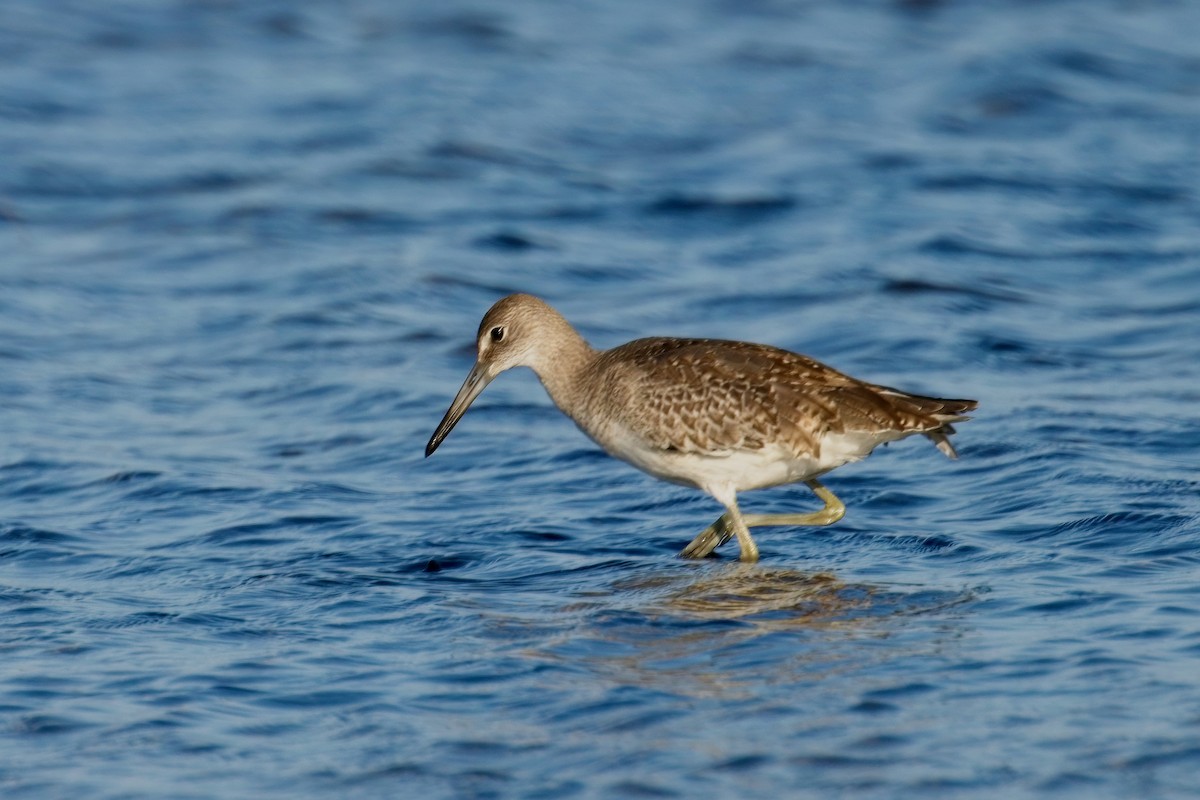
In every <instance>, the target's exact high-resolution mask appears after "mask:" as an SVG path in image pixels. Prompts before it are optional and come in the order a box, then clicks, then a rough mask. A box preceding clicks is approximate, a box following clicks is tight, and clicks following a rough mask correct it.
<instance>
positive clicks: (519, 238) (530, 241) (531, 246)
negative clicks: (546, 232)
mask: <svg viewBox="0 0 1200 800" xmlns="http://www.w3.org/2000/svg"><path fill="white" fill-rule="evenodd" d="M472 244H473V245H474V246H475V247H478V248H481V249H484V250H498V251H500V252H504V253H523V252H525V251H527V250H543V249H548V248H549V247H550V245H549V244H547V243H543V242H540V241H539V240H538V239H536V238H534V237H532V236H529V235H527V234H523V233H518V232H517V231H511V230H505V231H497V232H496V233H492V234H488V235H486V236H480V237H477V238H476V239H475V240H474V241H472Z"/></svg>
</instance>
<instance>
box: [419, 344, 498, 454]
mask: <svg viewBox="0 0 1200 800" xmlns="http://www.w3.org/2000/svg"><path fill="white" fill-rule="evenodd" d="M491 382H492V376H490V375H488V374H487V372H486V371H485V370H484V368H483V367H482V366H481V365H480V364H479V362H478V361H477V362H475V366H473V367H471V371H470V373H468V374H467V379H466V380H465V381H463V385H462V388H461V389H459V390H458V394H456V395H454V402H452V403H451V404H450V409H449V410H448V411H447V412H446V416H444V417H442V421H441V422H439V423H438V426H437V430H435V431H434V432H433V436H431V437H430V438H429V444H427V445H425V457H426V458H429V457H430V456H431V455H433V451H434V450H437V449H438V445H440V444H441V443H442V440H443V439H445V438H446V436H447V435H448V434H449V433H450V431H452V430H454V426H455V425H457V424H458V421H459V420H460V419H462V415H463V414H465V413H467V409H468V408H470V407H471V403H473V402H475V398H476V397H479V393H480V392H482V391H483V389H484V387H485V386H487V385H488V384H489V383H491Z"/></svg>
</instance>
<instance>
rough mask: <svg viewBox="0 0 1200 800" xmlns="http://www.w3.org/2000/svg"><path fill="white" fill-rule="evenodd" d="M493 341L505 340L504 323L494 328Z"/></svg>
mask: <svg viewBox="0 0 1200 800" xmlns="http://www.w3.org/2000/svg"><path fill="white" fill-rule="evenodd" d="M492 341H493V342H502V341H504V326H503V325H497V326H496V327H494V328H492Z"/></svg>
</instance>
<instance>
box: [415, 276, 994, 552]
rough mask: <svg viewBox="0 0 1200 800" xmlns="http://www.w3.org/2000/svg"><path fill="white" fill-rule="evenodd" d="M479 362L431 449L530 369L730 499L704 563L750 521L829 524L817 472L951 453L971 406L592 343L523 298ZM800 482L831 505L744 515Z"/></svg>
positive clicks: (495, 313) (662, 342)
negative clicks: (910, 454)
mask: <svg viewBox="0 0 1200 800" xmlns="http://www.w3.org/2000/svg"><path fill="white" fill-rule="evenodd" d="M476 344H477V348H478V350H477V353H478V355H477V357H476V360H475V366H474V367H472V368H471V372H470V373H469V374H468V375H467V379H466V381H465V382H464V383H463V385H462V388H461V389H459V390H458V394H457V395H455V397H454V401H453V402H452V403H451V404H450V408H449V410H448V411H447V412H446V416H444V417H443V418H442V421H441V423H440V424H438V426H437V430H435V431H434V432H433V436H432V437H431V438H430V439H429V444H428V445H426V447H425V455H426V457H428V456H430V455H432V454H433V451H434V450H436V449H437V447H438V445H440V444H441V443H442V440H443V439H445V438H446V435H447V434H448V433H450V431H451V429H452V428H453V427H454V426H455V424H456V423H457V422H458V421H459V419H461V418H462V415H463V414H464V413H466V410H467V408H468V407H469V406H470V405H471V403H472V402H473V401H474V400H475V398H476V397H478V396H479V393H480V392H482V391H483V389H484V387H485V386H487V385H488V383H490V382H491V381H492V379H493V378H495V377H496V376H497V375H499V374H500V373H501V372H504V371H505V370H508V369H512V368H513V367H530V368H531V369H532V370H533V371H534V373H536V374H537V376H538V378H539V379H540V380H541V382H542V385H543V386H545V387H546V391H547V393H549V395H550V399H551V400H553V401H554V404H555V405H556V406H558V407H559V409H560V410H561V411H562V412H563V413H564V414H566V415H567V416H568V417H570V418H571V419H572V420H574V422H575V424H576V425H578V426H579V428H580V429H582V430H583V432H584V433H586V434H587V435H588V436H590V437H591V438H592V439H593V440H594V441H595V442H596V443H597V444H599V445H600V446H601V447H603V448H604V449H605V450H606V451H608V452H609V453H610V454H611V455H614V456H616V457H617V458H620V459H622V460H623V461H627V462H629V463H630V464H632V465H633V466H635V467H637V468H638V469H641V470H644V471H645V472H648V473H650V474H651V475H653V476H655V477H656V478H662V479H663V480H667V481H671V482H672V483H678V484H682V485H684V486H692V487H695V488H697V489H701V490H703V491H705V492H707V493H708V494H710V495H712V497H714V498H715V499H716V500H717V501H718V502H719V503H721V505H723V506H724V507H725V513H724V514H722V515H721V516H720V517H719V518H718V519H717V521H716V522H714V523H713V524H712V525H709V526H708V528H706V529H705V530H704V531H702V532H701V533H700V535H698V536H697V537H696V538H695V539H694V540H693V541H692V543H691V544H689V545H688V546H687V547H685V548H684V549H683V552H682V553H680V555H682V556H684V557H687V558H703V557H704V556H707V555H708V554H709V553H711V552H712V551H713V550H715V549H716V548H718V547H720V546H721V545H722V544H724V543H725V542H727V541H728V540H729V539H730V538H732V537H733V536H737V539H738V544H739V545H740V547H741V559H742V561H757V560H758V547H757V546H756V545H755V543H754V540H753V539H752V538H751V537H750V530H749V528H750V527H756V526H760V525H830V524H832V523H834V522H837V521H838V520H839V519H841V518H842V517H843V516H844V515H845V513H846V507H845V506H844V505H843V504H842V502H841V501H840V500H838V498H837V497H836V496H835V495H834V494H833V492H831V491H829V490H828V489H826V488H825V487H824V486H823V485H822V484H821V483H820V482H818V481H817V477H818V476H820V475H823V474H825V473H826V472H829V471H830V470H832V469H835V468H837V467H840V466H842V465H843V464H847V463H850V462H852V461H859V460H861V459H863V458H866V457H867V456H868V455H870V453H871V451H872V450H874V449H875V448H876V447H877V446H878V445H881V444H884V443H886V442H891V441H895V440H896V439H903V438H905V437H906V436H912V435H913V434H917V433H919V434H922V435H924V436H926V437H928V438H929V439H931V440H932V441H933V443H934V444H935V445H937V448H938V449H939V450H941V451H942V452H943V453H945V454H946V456H948V457H949V458H955V457H956V456H957V454H956V453H955V451H954V446H953V445H951V444H950V440H949V439H948V438H947V437H948V436H949V435H950V434H952V433H954V428H952V427H951V423H954V422H961V421H963V420H966V419H968V417H965V416H963V414H964V413H965V412H967V411H970V410H972V409H973V408H975V406H976V405H977V403H976V402H975V401H974V400H941V399H937V398H933V397H921V396H920V395H914V394H908V393H906V392H901V391H899V390H897V389H890V388H888V387H886V386H877V385H875V384H871V383H865V382H863V381H859V380H856V379H854V378H851V377H850V376H848V375H844V374H842V373H840V372H838V371H837V370H834V369H832V368H831V367H827V366H825V365H824V364H822V363H820V362H818V361H815V360H813V359H811V358H808V357H807V356H802V355H799V354H797V353H792V352H789V351H787V350H781V349H779V348H776V347H769V346H767V345H761V344H750V343H747V342H731V341H723V340H717V339H667V338H655V339H637V340H635V341H632V342H629V343H628V344H623V345H621V346H620V347H614V348H613V349H611V350H594V349H592V347H590V346H589V345H588V343H587V342H585V341H584V340H583V337H582V336H580V335H579V333H578V332H577V331H576V330H575V329H574V328H573V327H571V324H570V323H569V322H567V321H566V320H565V319H564V318H563V317H562V315H561V314H559V313H558V312H557V311H555V310H554V309H553V308H551V307H550V306H549V305H547V304H546V303H545V302H544V301H542V300H540V299H538V298H536V297H533V296H532V295H527V294H514V295H510V296H508V297H505V298H504V299H502V300H500V301H499V302H497V303H496V304H495V305H494V306H492V307H491V309H489V310H488V312H487V313H486V314H484V316H483V321H482V322H481V323H480V324H479V332H478V334H477V335H476ZM800 482H804V483H806V484H808V486H809V487H810V488H811V489H812V490H813V491H814V492H815V493H816V495H817V497H819V498H820V499H821V500H822V501H824V503H825V507H824V508H822V509H821V510H820V511H816V512H812V513H808V514H742V512H741V511H739V510H738V504H737V493H738V492H741V491H746V490H748V489H763V488H766V487H769V486H780V485H782V484H787V483H800Z"/></svg>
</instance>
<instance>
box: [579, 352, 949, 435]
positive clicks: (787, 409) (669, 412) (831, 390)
mask: <svg viewBox="0 0 1200 800" xmlns="http://www.w3.org/2000/svg"><path fill="white" fill-rule="evenodd" d="M598 366H599V367H600V377H601V379H602V380H603V378H604V376H605V375H607V376H608V377H616V373H621V374H622V376H623V381H621V382H620V383H621V384H622V385H624V386H626V387H627V388H628V390H629V392H628V394H627V395H626V396H624V397H621V398H614V401H615V402H621V403H623V404H625V412H624V413H623V414H622V416H623V418H624V419H625V420H626V422H627V424H628V425H629V427H631V428H632V429H633V431H634V432H635V433H637V434H638V435H639V436H641V437H643V438H644V439H645V440H646V441H648V442H650V443H652V444H653V445H654V446H656V447H660V448H662V449H664V450H677V451H680V452H684V453H711V454H714V455H716V454H719V453H723V452H730V451H735V450H756V449H760V448H762V447H763V445H764V444H765V443H768V442H778V443H780V444H786V445H787V446H789V447H790V448H791V449H792V450H793V452H795V453H797V454H798V455H805V454H811V455H814V456H817V455H819V449H820V446H819V443H820V440H821V438H822V436H823V435H824V434H826V433H829V432H844V431H881V432H882V431H911V432H914V433H915V432H925V431H933V430H937V429H938V428H939V427H940V426H941V425H942V424H943V422H950V421H953V419H945V420H941V419H939V418H938V417H939V415H940V414H946V413H950V414H954V413H957V412H958V411H959V410H961V409H959V408H958V407H946V406H947V405H951V404H955V403H960V404H961V403H970V402H971V401H938V400H934V399H932V398H921V397H915V396H911V395H906V394H904V393H902V392H896V391H895V390H891V389H887V388H885V387H876V386H873V385H871V384H866V383H862V382H860V381H857V380H855V379H854V378H851V377H849V376H847V375H844V374H842V373H840V372H838V371H836V370H834V369H832V368H830V367H827V366H825V365H824V364H821V363H820V362H818V361H814V360H813V359H810V358H808V357H806V356H802V355H799V354H797V353H791V352H788V351H786V350H780V349H777V348H774V347H768V346H765V345H757V344H748V343H745V342H728V341H719V340H708V339H639V340H637V341H633V342H630V343H629V344H626V345H623V346H621V347H618V348H615V349H614V350H610V351H608V352H607V353H605V354H604V355H603V356H602V357H601V362H600V364H599V365H598ZM624 381H628V382H627V383H625V382H624ZM605 382H606V383H609V385H610V386H611V385H612V384H613V383H617V381H612V382H609V381H605ZM937 404H946V405H937ZM941 438H943V439H944V437H941ZM935 441H936V440H935ZM939 446H940V443H939Z"/></svg>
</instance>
